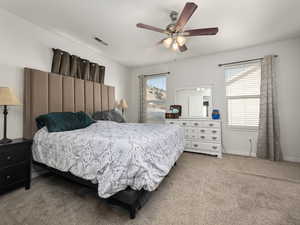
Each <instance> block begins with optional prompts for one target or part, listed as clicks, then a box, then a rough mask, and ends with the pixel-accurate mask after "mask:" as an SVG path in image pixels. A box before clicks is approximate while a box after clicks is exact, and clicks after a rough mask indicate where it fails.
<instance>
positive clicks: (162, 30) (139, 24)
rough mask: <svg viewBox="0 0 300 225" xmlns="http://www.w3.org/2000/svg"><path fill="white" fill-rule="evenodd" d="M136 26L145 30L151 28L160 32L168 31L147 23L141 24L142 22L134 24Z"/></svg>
mask: <svg viewBox="0 0 300 225" xmlns="http://www.w3.org/2000/svg"><path fill="white" fill-rule="evenodd" d="M136 26H137V27H138V28H143V29H147V30H152V31H156V32H160V33H166V34H167V33H168V32H167V31H166V30H164V29H161V28H158V27H153V26H150V25H147V24H143V23H138V24H137V25H136Z"/></svg>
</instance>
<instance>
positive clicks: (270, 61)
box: [256, 56, 282, 161]
mask: <svg viewBox="0 0 300 225" xmlns="http://www.w3.org/2000/svg"><path fill="white" fill-rule="evenodd" d="M274 60H275V58H274V56H265V57H264V59H263V61H262V68H261V69H262V70H261V89H260V114H259V130H258V140H257V153H256V155H257V157H258V158H263V159H270V160H273V161H279V160H282V153H281V146H280V131H279V117H278V108H277V94H276V77H275V76H276V73H275V68H274Z"/></svg>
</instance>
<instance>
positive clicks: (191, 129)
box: [166, 118, 222, 158]
mask: <svg viewBox="0 0 300 225" xmlns="http://www.w3.org/2000/svg"><path fill="white" fill-rule="evenodd" d="M166 123H168V124H177V125H180V126H181V127H184V131H185V132H184V136H185V140H184V141H185V151H186V152H196V153H204V154H209V155H216V156H218V158H222V126H221V121H220V120H212V119H194V118H180V119H166Z"/></svg>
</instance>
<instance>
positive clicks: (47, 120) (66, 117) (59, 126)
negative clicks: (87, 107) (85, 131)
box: [36, 112, 95, 132]
mask: <svg viewBox="0 0 300 225" xmlns="http://www.w3.org/2000/svg"><path fill="white" fill-rule="evenodd" d="M92 123H95V121H94V120H92V119H91V118H90V117H89V116H88V115H87V114H86V113H84V112H76V113H73V112H52V113H48V114H44V115H40V116H39V117H37V118H36V124H37V127H38V128H39V129H40V128H42V127H44V126H46V127H47V129H48V132H61V131H70V130H76V129H82V128H86V127H88V126H89V125H91V124H92Z"/></svg>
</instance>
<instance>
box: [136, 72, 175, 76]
mask: <svg viewBox="0 0 300 225" xmlns="http://www.w3.org/2000/svg"><path fill="white" fill-rule="evenodd" d="M164 74H170V72H165V73H153V74H146V75H142V76H156V75H164Z"/></svg>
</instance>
